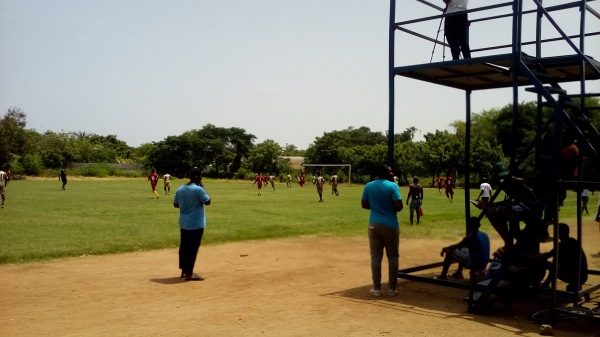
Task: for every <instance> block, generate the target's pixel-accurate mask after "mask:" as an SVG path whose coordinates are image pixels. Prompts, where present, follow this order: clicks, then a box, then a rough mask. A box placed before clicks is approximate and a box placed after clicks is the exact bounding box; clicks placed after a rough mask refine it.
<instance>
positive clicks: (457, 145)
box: [423, 130, 464, 180]
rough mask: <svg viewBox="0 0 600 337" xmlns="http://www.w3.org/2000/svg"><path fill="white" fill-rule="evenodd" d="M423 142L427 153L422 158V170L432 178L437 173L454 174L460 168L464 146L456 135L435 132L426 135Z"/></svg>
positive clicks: (446, 132)
mask: <svg viewBox="0 0 600 337" xmlns="http://www.w3.org/2000/svg"><path fill="white" fill-rule="evenodd" d="M425 141H426V142H427V146H428V147H429V151H428V152H426V153H425V154H424V156H423V161H424V168H425V169H426V170H427V172H429V173H430V174H431V176H432V178H435V175H437V174H439V173H454V172H455V171H456V170H458V169H459V168H460V167H461V164H462V163H463V156H464V146H463V145H462V142H461V141H460V139H459V138H458V137H457V136H456V135H453V134H450V133H448V131H439V130H436V132H435V133H427V134H426V135H425ZM432 180H433V179H432Z"/></svg>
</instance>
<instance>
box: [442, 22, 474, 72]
mask: <svg viewBox="0 0 600 337" xmlns="http://www.w3.org/2000/svg"><path fill="white" fill-rule="evenodd" d="M445 20H446V21H444V34H445V35H446V40H447V41H448V44H449V45H450V53H452V59H453V60H458V59H459V57H460V52H461V51H462V54H463V58H465V59H470V58H471V48H470V47H469V19H468V17H467V14H466V13H465V14H458V15H453V16H449V17H447V18H446V19H445Z"/></svg>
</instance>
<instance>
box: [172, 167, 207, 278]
mask: <svg viewBox="0 0 600 337" xmlns="http://www.w3.org/2000/svg"><path fill="white" fill-rule="evenodd" d="M210 202H211V198H210V196H209V195H208V194H207V193H206V190H205V189H204V183H202V176H201V172H200V169H199V168H197V167H194V168H192V169H191V170H190V181H189V182H188V183H187V184H185V185H183V186H181V187H179V188H178V189H177V191H176V192H175V198H174V199H173V206H174V207H175V208H179V228H180V235H181V241H180V245H179V269H181V276H180V277H181V278H183V279H184V280H185V281H203V280H204V278H203V277H202V276H200V275H198V274H196V273H194V266H195V264H196V257H197V256H198V249H199V248H200V244H201V243H202V236H203V235H204V228H206V214H205V212H204V206H208V205H210Z"/></svg>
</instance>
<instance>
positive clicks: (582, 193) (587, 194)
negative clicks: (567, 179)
mask: <svg viewBox="0 0 600 337" xmlns="http://www.w3.org/2000/svg"><path fill="white" fill-rule="evenodd" d="M581 196H582V197H589V196H590V190H589V189H587V188H584V189H583V191H581Z"/></svg>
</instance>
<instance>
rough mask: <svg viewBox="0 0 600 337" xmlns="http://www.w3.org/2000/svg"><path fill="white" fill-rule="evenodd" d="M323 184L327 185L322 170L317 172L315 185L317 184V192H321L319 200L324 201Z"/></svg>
mask: <svg viewBox="0 0 600 337" xmlns="http://www.w3.org/2000/svg"><path fill="white" fill-rule="evenodd" d="M323 185H325V178H323V176H322V175H321V172H317V177H316V178H315V186H317V193H319V202H324V201H323Z"/></svg>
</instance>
